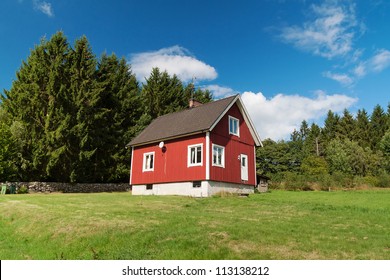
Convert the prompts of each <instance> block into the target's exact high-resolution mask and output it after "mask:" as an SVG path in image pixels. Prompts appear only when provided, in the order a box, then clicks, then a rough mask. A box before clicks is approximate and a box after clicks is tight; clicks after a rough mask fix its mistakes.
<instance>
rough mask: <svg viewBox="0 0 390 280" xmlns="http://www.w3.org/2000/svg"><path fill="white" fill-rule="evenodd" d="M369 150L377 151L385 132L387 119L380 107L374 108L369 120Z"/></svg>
mask: <svg viewBox="0 0 390 280" xmlns="http://www.w3.org/2000/svg"><path fill="white" fill-rule="evenodd" d="M369 131H370V135H371V143H370V144H371V149H372V150H373V151H376V150H378V148H379V142H380V141H381V139H382V137H383V136H384V135H385V133H386V131H387V117H386V114H385V112H384V111H383V108H382V107H381V106H380V105H377V106H375V107H374V110H373V111H372V114H371V119H370V130H369Z"/></svg>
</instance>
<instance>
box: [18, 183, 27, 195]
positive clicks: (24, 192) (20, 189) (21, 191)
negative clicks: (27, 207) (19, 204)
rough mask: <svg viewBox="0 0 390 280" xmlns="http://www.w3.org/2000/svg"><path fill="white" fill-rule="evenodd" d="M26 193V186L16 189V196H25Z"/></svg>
mask: <svg viewBox="0 0 390 280" xmlns="http://www.w3.org/2000/svg"><path fill="white" fill-rule="evenodd" d="M26 193H28V188H27V186H25V185H22V186H20V187H19V189H18V194H26Z"/></svg>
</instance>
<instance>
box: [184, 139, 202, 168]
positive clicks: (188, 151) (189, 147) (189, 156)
mask: <svg viewBox="0 0 390 280" xmlns="http://www.w3.org/2000/svg"><path fill="white" fill-rule="evenodd" d="M199 146H200V149H201V153H200V162H199V163H191V148H195V147H199ZM192 166H203V143H199V144H194V145H189V146H188V147H187V167H192Z"/></svg>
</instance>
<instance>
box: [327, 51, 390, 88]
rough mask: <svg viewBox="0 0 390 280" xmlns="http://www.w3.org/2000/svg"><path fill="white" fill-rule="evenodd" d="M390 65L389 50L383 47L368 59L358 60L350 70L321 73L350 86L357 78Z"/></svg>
mask: <svg viewBox="0 0 390 280" xmlns="http://www.w3.org/2000/svg"><path fill="white" fill-rule="evenodd" d="M389 66H390V51H388V50H385V49H380V50H377V51H376V53H375V54H374V55H373V56H372V57H371V58H369V59H367V60H365V61H364V60H363V61H358V64H357V65H356V66H354V68H353V69H352V70H350V71H349V74H347V73H332V72H330V71H328V72H325V73H323V76H324V77H327V78H330V79H332V80H335V81H337V82H339V83H341V84H342V85H344V86H350V85H352V84H354V83H355V82H356V81H357V80H359V79H361V78H364V77H365V76H366V75H368V74H371V73H379V72H382V71H384V70H385V69H386V68H388V67H389Z"/></svg>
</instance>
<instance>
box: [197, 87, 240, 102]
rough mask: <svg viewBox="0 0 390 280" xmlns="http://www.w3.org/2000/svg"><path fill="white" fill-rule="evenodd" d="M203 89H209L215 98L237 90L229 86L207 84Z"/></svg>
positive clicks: (228, 94) (231, 93)
mask: <svg viewBox="0 0 390 280" xmlns="http://www.w3.org/2000/svg"><path fill="white" fill-rule="evenodd" d="M204 89H208V90H209V91H211V93H212V94H213V97H214V98H216V99H218V98H222V97H227V96H230V95H234V94H237V92H236V91H234V90H233V89H231V88H229V87H222V86H219V85H208V86H205V87H204Z"/></svg>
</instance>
